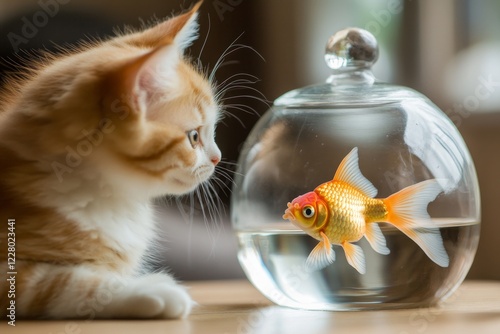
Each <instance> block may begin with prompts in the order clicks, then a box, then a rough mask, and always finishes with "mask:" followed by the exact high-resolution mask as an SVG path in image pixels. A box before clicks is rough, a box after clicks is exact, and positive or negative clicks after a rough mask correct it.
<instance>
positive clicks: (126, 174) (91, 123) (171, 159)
mask: <svg viewBox="0 0 500 334" xmlns="http://www.w3.org/2000/svg"><path fill="white" fill-rule="evenodd" d="M199 7H200V3H198V4H196V5H195V6H193V8H192V9H191V10H189V11H187V12H185V13H184V14H181V15H178V16H174V17H172V18H170V19H168V20H166V21H165V22H162V23H159V24H157V25H156V26H153V27H151V28H148V29H146V30H143V31H137V32H131V33H128V34H124V35H121V36H118V37H116V38H114V39H110V40H108V41H102V42H99V43H94V44H92V45H86V46H84V47H81V48H79V49H76V50H72V51H71V52H68V53H67V54H64V55H62V56H58V57H56V56H47V59H46V61H43V62H40V63H39V64H36V66H34V69H33V70H32V71H31V72H30V73H28V74H27V75H26V78H25V79H23V80H19V79H11V80H10V82H8V84H7V86H6V87H5V88H4V89H3V91H2V93H1V94H2V95H0V96H1V100H2V104H1V106H0V108H1V109H0V161H1V163H0V175H1V176H2V177H1V178H0V203H1V207H0V222H1V224H0V226H1V227H0V268H1V270H0V273H1V274H0V275H4V274H5V273H6V272H7V270H6V269H5V268H7V262H6V261H7V257H8V254H7V253H8V248H7V246H6V245H7V233H8V230H7V228H6V226H7V225H6V223H7V221H8V219H15V256H16V263H15V270H16V272H17V274H16V277H15V278H16V290H15V298H14V300H15V305H16V316H18V317H25V318H95V317H101V318H123V317H137V318H152V317H162V318H172V317H181V316H185V315H186V314H188V313H189V311H190V309H191V307H192V302H191V299H190V297H189V296H188V294H187V292H186V291H185V289H184V288H183V287H182V286H180V285H178V284H177V283H176V282H175V281H174V279H173V278H172V277H171V276H170V275H168V274H158V273H157V274H142V267H141V265H142V261H143V258H144V256H145V253H146V251H147V249H148V247H149V246H150V244H151V241H152V239H153V237H154V236H155V234H156V233H155V223H154V220H153V211H152V207H151V204H150V200H151V199H152V198H153V197H156V196H160V195H164V194H173V195H178V194H184V193H188V192H190V191H192V190H194V189H195V188H196V187H197V186H198V185H199V184H200V183H202V182H205V181H206V180H207V179H208V178H210V177H211V175H212V174H213V172H214V169H215V166H216V165H217V163H218V162H219V161H220V158H221V156H220V151H219V149H218V148H217V145H216V144H215V142H214V131H215V130H214V129H215V125H216V122H217V120H218V117H219V116H218V109H219V108H218V106H217V102H216V101H215V98H214V93H213V87H212V85H211V83H210V82H209V81H208V80H207V79H206V78H205V77H204V76H203V75H202V74H200V73H199V72H198V71H197V69H195V67H194V66H192V65H191V64H190V63H189V61H187V60H186V59H185V57H184V56H183V51H184V49H185V48H186V47H187V46H188V45H189V44H190V43H191V42H192V41H193V39H194V38H195V35H196V30H197V22H196V17H197V11H198V9H199ZM1 278H2V279H1V280H0V296H1V299H0V309H1V311H0V313H2V317H5V312H6V308H7V306H8V305H9V303H10V300H12V298H7V295H8V290H9V288H10V287H9V285H8V284H7V281H6V278H5V277H1ZM4 319H5V318H4Z"/></svg>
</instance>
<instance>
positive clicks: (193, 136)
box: [187, 130, 200, 147]
mask: <svg viewBox="0 0 500 334" xmlns="http://www.w3.org/2000/svg"><path fill="white" fill-rule="evenodd" d="M187 136H188V139H189V142H190V143H191V146H193V147H196V145H198V143H199V141H200V134H199V133H198V130H191V131H188V132H187Z"/></svg>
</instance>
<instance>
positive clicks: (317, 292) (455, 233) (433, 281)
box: [238, 219, 480, 311]
mask: <svg viewBox="0 0 500 334" xmlns="http://www.w3.org/2000/svg"><path fill="white" fill-rule="evenodd" d="M434 222H435V223H436V224H437V225H438V226H439V227H440V231H441V235H442V237H443V243H444V246H445V248H446V251H447V253H448V256H449V258H450V265H449V266H448V267H447V268H442V267H440V266H438V265H437V264H435V263H434V262H432V260H430V259H429V258H428V257H427V255H426V254H425V253H424V252H423V251H422V250H421V249H420V248H419V247H418V246H417V245H416V244H415V243H414V242H413V241H412V240H411V239H409V238H408V237H407V236H406V235H404V234H403V233H402V232H400V231H398V230H397V229H395V228H394V227H392V226H389V225H388V224H380V226H381V229H382V232H383V233H384V235H385V238H386V240H387V246H388V248H389V249H390V250H391V253H390V254H389V255H381V254H378V253H376V252H375V251H374V250H373V249H372V248H371V246H370V245H369V244H368V242H367V241H366V240H365V239H364V238H363V239H362V240H360V241H359V242H357V244H358V245H360V246H361V247H362V248H363V251H364V253H365V257H366V274H364V275H361V274H359V273H358V272H357V271H356V270H355V269H354V268H353V267H351V266H350V265H349V264H348V263H347V261H346V259H345V255H344V252H343V250H342V248H341V247H340V246H335V245H334V251H335V254H336V260H335V262H334V263H333V264H331V265H330V266H328V267H326V268H325V269H322V270H319V271H309V270H307V269H306V268H305V261H306V259H307V256H308V255H309V253H310V252H311V250H312V249H313V248H314V246H316V244H317V243H318V241H317V240H315V239H313V238H312V237H310V236H308V235H306V234H305V233H304V232H302V231H300V230H283V229H280V230H274V231H273V230H265V231H239V232H238V236H239V242H240V251H239V254H238V258H239V261H240V263H241V265H242V267H243V269H244V271H245V272H246V274H247V277H249V279H250V280H251V281H252V283H253V284H254V285H255V286H256V287H257V288H258V289H259V290H260V291H261V292H262V293H263V294H264V295H265V296H266V297H267V298H269V299H270V300H271V301H273V302H275V303H277V304H279V305H284V306H289V307H294V308H303V309H309V310H336V311H346V310H364V309H370V310H373V309H391V308H407V307H419V306H428V305H432V304H434V303H436V302H437V301H440V300H444V299H445V298H446V297H448V296H449V295H450V294H452V293H453V291H455V289H456V288H457V287H458V284H459V283H460V282H462V280H463V279H464V277H465V275H466V274H467V272H468V270H469V268H470V266H471V264H472V261H473V258H474V254H475V250H476V248H477V244H478V241H479V230H480V228H479V226H480V225H479V222H473V221H470V222H469V221H457V220H456V219H453V220H451V219H435V220H434Z"/></svg>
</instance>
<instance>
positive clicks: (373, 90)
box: [274, 28, 426, 107]
mask: <svg viewBox="0 0 500 334" xmlns="http://www.w3.org/2000/svg"><path fill="white" fill-rule="evenodd" d="M378 54H379V52H378V45H377V41H376V40H375V37H373V35H372V34H370V33H369V32H368V31H366V30H362V29H358V28H349V29H345V30H341V31H339V32H337V33H336V34H334V35H333V36H332V37H330V39H329V40H328V42H327V44H326V50H325V61H326V64H327V65H328V67H329V68H331V69H332V74H331V75H330V77H329V78H328V79H327V80H326V83H322V84H316V85H311V86H307V87H303V88H299V89H295V90H292V91H290V92H288V93H285V94H284V95H282V96H281V97H279V98H278V99H277V100H276V101H275V102H274V105H275V106H289V107H306V106H316V107H323V106H324V107H328V106H333V105H337V106H338V105H352V106H366V105H374V104H377V105H378V104H384V103H390V102H395V101H401V100H406V99H412V98H415V99H426V97H425V96H423V95H422V94H420V93H418V92H417V91H415V90H413V89H410V88H407V87H403V86H396V85H391V84H388V83H385V82H380V81H377V80H376V79H375V77H374V76H373V74H372V71H371V67H372V66H373V65H374V64H375V62H376V61H377V59H378Z"/></svg>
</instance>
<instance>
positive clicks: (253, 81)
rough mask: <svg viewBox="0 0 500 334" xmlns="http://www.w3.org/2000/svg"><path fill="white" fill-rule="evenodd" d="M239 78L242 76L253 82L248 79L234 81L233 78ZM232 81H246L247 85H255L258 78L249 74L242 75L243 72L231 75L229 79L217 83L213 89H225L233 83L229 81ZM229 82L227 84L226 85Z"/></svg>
mask: <svg viewBox="0 0 500 334" xmlns="http://www.w3.org/2000/svg"><path fill="white" fill-rule="evenodd" d="M239 76H243V77H250V78H251V79H253V80H250V79H245V78H240V79H234V78H237V77H239ZM233 79H234V81H242V80H243V81H246V82H247V83H251V84H255V83H257V82H259V81H260V80H259V78H257V77H256V76H254V75H252V74H249V73H244V72H241V73H236V74H233V75H231V76H230V77H229V78H227V79H225V80H224V81H222V82H221V83H218V84H217V85H216V86H215V89H216V90H217V91H219V90H220V89H221V88H222V87H225V86H226V85H231V84H232V83H233V82H234V81H231V80H233ZM228 82H229V83H228Z"/></svg>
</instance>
